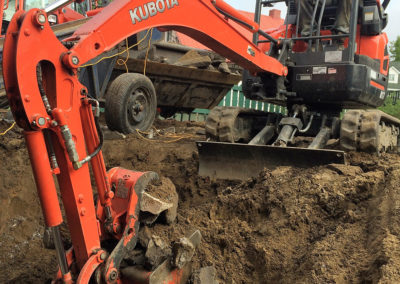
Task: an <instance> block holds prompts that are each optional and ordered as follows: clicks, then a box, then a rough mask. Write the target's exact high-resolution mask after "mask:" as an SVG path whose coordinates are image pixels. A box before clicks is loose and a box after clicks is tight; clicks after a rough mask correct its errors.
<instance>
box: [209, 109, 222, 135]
mask: <svg viewBox="0 0 400 284" xmlns="http://www.w3.org/2000/svg"><path fill="white" fill-rule="evenodd" d="M223 109H224V107H219V106H217V107H215V108H213V109H212V110H211V111H210V113H209V114H208V116H207V119H206V125H205V129H206V137H207V138H209V139H210V140H212V141H218V128H219V122H220V120H221V115H222V110H223Z"/></svg>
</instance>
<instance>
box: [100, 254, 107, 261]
mask: <svg viewBox="0 0 400 284" xmlns="http://www.w3.org/2000/svg"><path fill="white" fill-rule="evenodd" d="M106 258H107V253H106V252H102V253H101V254H100V259H101V260H105V259H106Z"/></svg>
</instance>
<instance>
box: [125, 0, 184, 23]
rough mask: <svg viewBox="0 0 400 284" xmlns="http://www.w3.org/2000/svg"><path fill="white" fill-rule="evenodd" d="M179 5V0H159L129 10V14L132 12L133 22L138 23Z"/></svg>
mask: <svg viewBox="0 0 400 284" xmlns="http://www.w3.org/2000/svg"><path fill="white" fill-rule="evenodd" d="M178 5H179V3H178V0H157V1H153V2H149V3H146V4H144V5H142V6H139V7H136V8H135V9H134V10H129V14H131V19H132V24H136V23H140V22H141V21H144V20H147V19H148V18H149V17H153V16H155V15H157V13H163V12H164V11H165V9H172V8H174V7H175V6H178Z"/></svg>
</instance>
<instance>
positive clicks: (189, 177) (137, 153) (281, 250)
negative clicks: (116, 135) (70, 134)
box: [0, 123, 400, 283]
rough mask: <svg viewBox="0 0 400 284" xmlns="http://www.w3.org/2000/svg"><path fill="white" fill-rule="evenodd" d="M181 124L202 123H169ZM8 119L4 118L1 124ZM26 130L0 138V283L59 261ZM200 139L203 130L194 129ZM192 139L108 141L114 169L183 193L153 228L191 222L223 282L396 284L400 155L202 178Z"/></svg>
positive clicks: (175, 232)
mask: <svg viewBox="0 0 400 284" xmlns="http://www.w3.org/2000/svg"><path fill="white" fill-rule="evenodd" d="M172 126H173V127H175V130H177V131H178V132H182V131H184V132H186V133H192V134H193V135H195V133H197V132H198V130H199V125H193V124H184V123H173V124H171V123H169V124H168V123H167V124H161V125H158V127H160V128H161V127H164V128H170V127H172ZM4 128H5V125H2V124H0V129H4ZM20 136H21V135H20V133H18V132H11V133H9V135H7V136H1V137H0V161H1V166H0V186H1V188H2V190H1V192H0V205H1V210H0V271H3V273H2V275H0V282H1V283H4V282H12V283H28V282H32V283H42V282H44V281H45V280H47V279H50V278H51V277H52V275H53V272H54V269H55V267H54V266H55V257H54V252H53V251H51V250H46V249H44V248H43V245H42V243H41V237H42V233H43V220H42V218H41V212H40V207H39V202H38V199H37V197H36V189H35V186H34V182H33V177H32V173H31V170H30V165H29V162H28V158H27V153H26V150H25V148H24V143H23V142H21V140H20V139H19V138H20ZM198 138H201V136H198ZM193 141H194V138H193V139H185V140H183V141H178V142H173V143H168V141H163V142H150V141H148V140H144V139H143V138H139V137H137V136H134V135H132V136H129V137H127V138H125V139H118V140H108V141H106V142H105V145H104V148H103V152H104V157H105V160H106V164H107V167H108V168H111V167H114V166H122V167H125V168H129V169H135V170H141V171H147V170H152V171H155V172H158V173H159V174H160V175H162V176H165V177H168V178H170V179H171V180H172V181H173V182H174V184H175V185H176V189H177V191H178V194H179V198H180V201H179V207H178V216H177V221H176V223H175V224H174V225H172V226H167V225H160V224H158V225H155V226H153V227H152V228H150V230H151V232H152V234H154V235H156V236H159V237H161V238H162V239H164V240H166V241H168V242H171V241H174V240H177V239H178V238H180V237H181V236H182V235H187V234H189V233H191V232H192V231H194V230H195V229H200V231H201V233H202V236H203V241H202V243H201V245H200V247H199V248H198V250H197V252H196V254H195V256H194V267H195V268H200V267H205V266H214V267H215V268H216V274H217V278H218V280H219V281H220V283H267V282H268V283H352V282H365V283H378V282H382V283H396V282H400V268H399V267H400V263H399V262H400V216H399V214H400V193H399V190H398V189H399V188H400V158H399V156H397V155H384V156H383V157H381V158H378V157H375V156H372V155H367V154H350V155H349V161H350V163H349V165H346V166H343V165H328V166H324V167H315V168H310V169H307V170H300V169H295V168H290V167H281V168H278V169H276V170H274V171H264V172H262V173H261V174H260V175H259V177H258V178H255V179H252V180H249V181H247V182H244V183H237V182H228V181H221V182H213V181H210V180H208V179H204V178H200V177H198V176H197V161H198V157H197V151H196V148H195V145H194V143H193Z"/></svg>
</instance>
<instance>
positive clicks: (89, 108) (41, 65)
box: [3, 0, 287, 283]
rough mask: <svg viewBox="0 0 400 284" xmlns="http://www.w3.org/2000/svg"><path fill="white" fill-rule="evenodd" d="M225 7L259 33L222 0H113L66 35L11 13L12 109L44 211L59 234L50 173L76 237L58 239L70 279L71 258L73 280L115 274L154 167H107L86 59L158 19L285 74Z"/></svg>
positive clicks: (6, 66)
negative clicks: (120, 189)
mask: <svg viewBox="0 0 400 284" xmlns="http://www.w3.org/2000/svg"><path fill="white" fill-rule="evenodd" d="M217 8H218V10H217ZM220 11H223V12H224V14H225V16H226V15H229V16H230V17H229V18H231V19H232V18H233V19H236V20H238V21H239V22H240V23H241V24H242V25H243V26H245V27H246V28H247V29H249V30H251V31H252V32H257V31H258V30H259V28H258V26H257V24H255V23H254V22H251V21H249V20H248V19H246V18H245V17H243V16H242V15H241V14H239V13H238V12H236V11H235V10H234V9H233V8H231V7H230V6H228V5H227V4H225V3H224V2H223V1H221V0H213V1H211V0H154V1H149V0H137V1H136V0H135V1H133V0H131V1H128V0H116V1H113V2H112V3H111V4H110V5H109V6H107V7H106V8H104V9H103V10H102V11H101V12H100V13H99V14H97V15H96V16H94V17H93V18H92V19H91V20H90V21H88V22H87V23H86V24H84V25H83V26H81V27H80V28H79V29H78V30H77V31H76V32H75V33H74V34H73V36H72V37H71V38H69V39H67V40H65V41H64V42H60V41H59V40H58V39H57V38H56V36H55V35H54V33H53V32H52V30H51V28H50V25H49V23H48V21H47V17H46V13H45V11H42V10H38V9H32V10H30V11H28V12H17V13H16V14H15V16H14V17H13V19H12V21H11V23H10V25H9V28H8V31H7V34H6V38H5V44H4V50H3V75H4V82H5V87H6V92H7V97H8V99H9V102H10V107H11V110H12V112H13V115H14V118H15V120H16V122H17V124H18V125H19V126H20V127H21V128H23V129H24V131H25V139H26V144H27V148H28V152H29V156H30V160H31V164H32V168H33V173H34V176H35V181H36V185H37V190H38V194H39V197H40V202H41V205H42V210H43V214H44V219H45V222H46V226H48V227H50V228H52V229H53V232H54V235H55V240H59V239H60V238H59V237H57V235H58V236H59V233H57V232H58V231H57V230H58V229H57V228H58V226H59V225H60V224H61V223H62V222H63V218H62V214H61V210H60V206H59V201H58V196H57V191H56V186H55V184H54V181H53V175H56V176H57V179H58V184H59V189H60V193H61V198H62V201H63V205H64V209H65V214H66V218H67V222H68V226H69V230H70V234H71V241H72V244H73V251H70V252H69V253H68V254H67V255H65V253H64V251H63V249H62V244H60V243H58V244H57V243H56V248H58V250H57V256H58V260H59V266H60V271H59V274H58V275H59V279H60V280H61V279H63V281H64V282H66V283H67V282H70V281H72V280H71V279H72V278H73V277H72V278H71V273H70V268H71V265H72V263H74V264H75V266H76V267H77V269H78V271H80V275H79V277H77V278H76V279H77V280H78V282H79V283H85V282H87V281H88V279H90V278H91V276H92V274H93V273H94V271H95V270H96V268H97V267H98V266H99V265H101V264H102V263H104V264H105V265H104V264H103V265H101V266H102V267H103V268H102V270H101V271H102V272H101V274H102V277H100V278H102V279H103V281H105V282H107V283H116V281H117V280H118V279H119V271H118V268H119V267H118V266H119V263H120V261H121V259H122V258H121V257H122V256H121V255H122V254H123V253H124V251H126V250H127V249H129V248H132V247H134V246H135V244H136V237H135V236H136V234H137V233H138V232H137V230H138V222H139V221H138V208H139V204H140V198H141V192H142V191H143V185H142V184H143V183H144V182H143V180H145V181H146V180H148V176H149V174H147V173H137V172H129V171H127V170H124V169H115V170H114V171H109V172H108V173H107V172H106V167H105V164H104V160H103V156H102V152H101V150H100V148H101V144H102V138H101V137H99V135H98V131H97V130H98V124H97V123H96V119H95V114H96V113H97V112H98V110H99V109H98V103H97V101H95V100H94V99H92V98H91V97H90V95H89V94H88V93H87V89H86V87H85V86H83V85H82V84H81V83H80V82H79V80H78V76H77V72H78V68H79V66H81V65H82V64H83V63H85V62H87V61H89V60H90V59H92V58H95V57H96V56H98V55H100V54H102V53H103V52H105V51H107V50H109V49H111V48H113V47H114V46H115V45H117V44H118V43H119V42H121V41H122V40H123V39H125V38H127V37H128V36H130V35H132V34H136V33H138V32H140V31H142V30H144V29H149V28H153V27H154V28H155V27H157V28H162V29H174V30H176V31H179V32H182V33H184V34H187V35H189V36H191V37H192V38H194V39H196V40H198V41H199V42H201V43H203V44H204V45H206V46H208V47H209V48H211V49H213V50H214V51H216V52H218V53H220V54H221V55H223V56H226V57H227V58H229V59H231V60H232V61H234V62H236V63H237V64H239V65H241V66H242V67H244V68H246V69H248V70H249V71H250V72H252V73H254V74H255V73H260V72H269V73H273V74H276V75H277V76H285V75H286V74H287V69H286V67H285V66H283V65H282V64H281V63H280V62H279V61H277V60H276V59H274V58H272V57H270V56H268V55H266V54H265V53H264V52H263V51H262V50H260V49H259V48H258V47H257V46H256V45H254V44H253V43H252V42H250V41H249V40H247V39H246V37H245V36H244V35H242V34H241V33H239V32H238V31H237V30H236V29H235V28H234V27H233V26H232V25H231V24H230V21H231V20H228V19H227V18H225V17H224V16H222V15H221V13H220ZM68 41H69V42H70V43H68ZM71 42H72V43H73V44H71ZM67 46H68V47H70V48H69V49H68V48H67ZM71 46H72V47H71ZM93 109H94V110H95V111H94V112H95V114H94V112H93ZM100 136H101V135H100ZM89 162H90V164H91V167H92V171H93V176H94V180H95V184H96V190H97V192H98V199H99V202H98V204H97V208H95V206H94V200H93V187H92V184H91V178H90V173H89V166H88V163H89ZM119 184H123V185H126V186H125V187H126V188H127V189H128V194H125V195H124V196H122V197H121V196H119V197H117V196H114V195H115V194H116V193H115V192H117V191H116V189H115V188H112V187H115V185H119ZM125 187H124V190H126V188H125ZM118 198H119V199H118ZM117 199H118V202H117V201H116V200H117ZM110 237H112V238H115V239H117V240H119V245H117V246H116V248H115V249H114V251H113V252H106V251H104V250H103V249H102V247H101V241H102V240H104V239H107V238H110ZM116 250H118V251H116ZM96 271H100V270H99V269H97V270H96ZM179 273H180V272H179V271H178V272H177V275H179ZM95 274H96V273H95ZM96 275H97V276H98V275H99V273H97V274H96ZM177 282H179V281H175V282H174V283H177Z"/></svg>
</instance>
